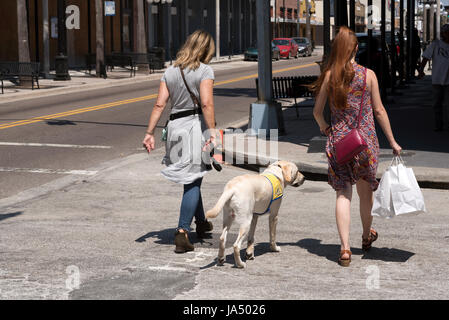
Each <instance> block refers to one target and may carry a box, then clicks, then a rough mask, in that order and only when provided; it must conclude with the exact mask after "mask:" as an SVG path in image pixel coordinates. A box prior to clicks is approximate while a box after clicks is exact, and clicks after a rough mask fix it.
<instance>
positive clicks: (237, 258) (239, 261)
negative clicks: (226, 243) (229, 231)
mask: <svg viewBox="0 0 449 320" xmlns="http://www.w3.org/2000/svg"><path fill="white" fill-rule="evenodd" d="M249 228H250V222H245V223H243V224H242V225H240V230H239V236H238V237H237V240H236V241H235V242H234V259H235V264H236V265H237V267H238V268H246V263H244V262H243V261H242V259H241V258H240V249H241V247H242V241H243V239H244V238H245V237H246V235H247V234H248V231H249Z"/></svg>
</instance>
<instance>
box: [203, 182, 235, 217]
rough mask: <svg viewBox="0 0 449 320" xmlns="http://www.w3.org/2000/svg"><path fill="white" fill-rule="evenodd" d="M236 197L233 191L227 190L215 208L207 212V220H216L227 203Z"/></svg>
mask: <svg viewBox="0 0 449 320" xmlns="http://www.w3.org/2000/svg"><path fill="white" fill-rule="evenodd" d="M233 195H234V190H232V189H226V190H225V191H224V192H223V194H222V195H221V197H220V199H218V201H217V203H216V204H215V207H213V208H212V209H210V210H209V211H207V212H206V219H209V218H216V217H217V216H218V214H219V213H220V211H221V209H223V207H224V205H225V203H226V202H227V201H228V200H229V199H231V197H232V196H233Z"/></svg>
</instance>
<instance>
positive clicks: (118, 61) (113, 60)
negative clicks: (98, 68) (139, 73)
mask: <svg viewBox="0 0 449 320" xmlns="http://www.w3.org/2000/svg"><path fill="white" fill-rule="evenodd" d="M105 65H106V68H107V67H109V70H110V71H112V69H114V67H122V68H126V67H130V72H131V75H130V77H132V76H133V75H134V76H135V75H136V64H135V62H134V60H133V59H132V57H131V56H129V55H128V54H116V53H113V54H110V55H106V56H105Z"/></svg>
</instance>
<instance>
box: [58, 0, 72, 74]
mask: <svg viewBox="0 0 449 320" xmlns="http://www.w3.org/2000/svg"><path fill="white" fill-rule="evenodd" d="M65 8H66V6H65V0H58V55H57V56H56V58H55V59H56V60H55V69H56V77H55V78H54V80H55V81H65V80H70V75H69V62H68V57H67V30H66V26H65Z"/></svg>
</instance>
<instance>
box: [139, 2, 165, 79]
mask: <svg viewBox="0 0 449 320" xmlns="http://www.w3.org/2000/svg"><path fill="white" fill-rule="evenodd" d="M134 1H135V2H134V3H135V8H136V9H137V52H138V53H147V42H146V37H145V15H144V12H145V5H144V1H142V0H134ZM158 9H159V10H160V11H159V13H158V14H159V16H161V15H162V10H161V9H162V7H159V8H158ZM137 70H138V71H140V72H143V73H147V72H148V70H149V69H148V65H145V64H138V65H137Z"/></svg>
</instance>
